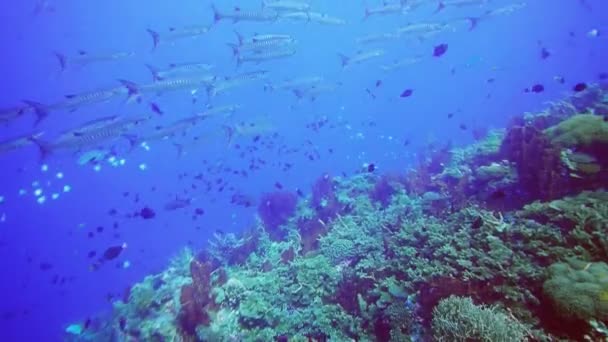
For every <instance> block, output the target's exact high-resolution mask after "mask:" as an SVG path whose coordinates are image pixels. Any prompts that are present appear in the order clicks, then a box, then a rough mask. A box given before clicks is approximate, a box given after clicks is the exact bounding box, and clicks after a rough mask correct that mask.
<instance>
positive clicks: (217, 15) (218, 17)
mask: <svg viewBox="0 0 608 342" xmlns="http://www.w3.org/2000/svg"><path fill="white" fill-rule="evenodd" d="M211 10H212V11H213V24H217V22H218V21H220V20H222V14H221V13H220V12H219V11H218V9H217V7H215V4H214V3H213V2H212V3H211Z"/></svg>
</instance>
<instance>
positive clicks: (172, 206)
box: [164, 197, 192, 211]
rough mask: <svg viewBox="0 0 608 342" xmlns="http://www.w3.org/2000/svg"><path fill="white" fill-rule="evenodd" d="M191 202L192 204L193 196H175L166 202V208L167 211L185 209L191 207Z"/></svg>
mask: <svg viewBox="0 0 608 342" xmlns="http://www.w3.org/2000/svg"><path fill="white" fill-rule="evenodd" d="M190 204H192V198H179V197H175V199H174V200H172V201H169V202H167V203H165V206H164V208H165V210H167V211H174V210H178V209H184V208H186V207H189V206H190Z"/></svg>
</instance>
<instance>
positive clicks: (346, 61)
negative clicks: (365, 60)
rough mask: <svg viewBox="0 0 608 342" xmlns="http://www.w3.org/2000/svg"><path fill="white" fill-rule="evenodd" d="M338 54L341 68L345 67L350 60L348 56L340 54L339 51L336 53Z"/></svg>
mask: <svg viewBox="0 0 608 342" xmlns="http://www.w3.org/2000/svg"><path fill="white" fill-rule="evenodd" d="M338 56H340V60H341V62H342V68H345V67H347V66H348V63H349V62H350V57H348V56H346V55H344V54H341V53H338Z"/></svg>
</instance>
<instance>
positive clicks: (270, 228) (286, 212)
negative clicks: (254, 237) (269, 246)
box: [258, 191, 298, 240]
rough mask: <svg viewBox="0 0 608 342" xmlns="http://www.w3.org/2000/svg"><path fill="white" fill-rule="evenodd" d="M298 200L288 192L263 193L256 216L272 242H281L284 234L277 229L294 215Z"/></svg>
mask: <svg viewBox="0 0 608 342" xmlns="http://www.w3.org/2000/svg"><path fill="white" fill-rule="evenodd" d="M297 202H298V198H297V196H296V194H294V193H291V192H288V191H276V192H270V193H265V194H263V195H262V197H261V199H260V204H259V205H258V215H259V216H260V219H262V222H263V223H264V228H265V229H266V231H267V232H268V234H270V237H271V238H272V239H273V240H282V239H283V238H284V237H285V234H286V232H285V231H282V230H280V229H279V226H280V225H282V224H285V223H286V222H287V220H289V218H290V217H291V216H292V215H293V214H294V213H295V211H296V204H297Z"/></svg>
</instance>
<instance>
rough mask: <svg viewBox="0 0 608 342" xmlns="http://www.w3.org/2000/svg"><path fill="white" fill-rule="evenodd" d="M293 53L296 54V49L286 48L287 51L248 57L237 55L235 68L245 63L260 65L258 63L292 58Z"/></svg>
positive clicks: (282, 50)
mask: <svg viewBox="0 0 608 342" xmlns="http://www.w3.org/2000/svg"><path fill="white" fill-rule="evenodd" d="M295 53H296V49H293V48H287V49H280V50H272V51H266V52H263V53H259V54H255V55H250V56H241V55H239V56H238V58H237V66H238V65H241V64H243V63H246V62H255V63H260V62H265V61H270V60H274V59H281V58H287V57H290V56H293V55H294V54H295Z"/></svg>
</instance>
